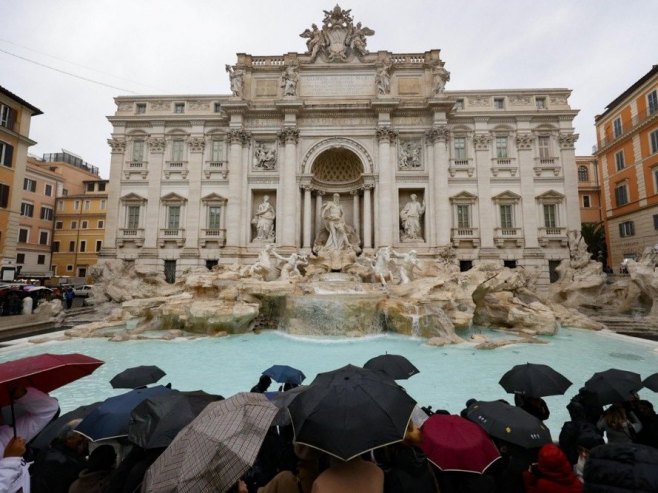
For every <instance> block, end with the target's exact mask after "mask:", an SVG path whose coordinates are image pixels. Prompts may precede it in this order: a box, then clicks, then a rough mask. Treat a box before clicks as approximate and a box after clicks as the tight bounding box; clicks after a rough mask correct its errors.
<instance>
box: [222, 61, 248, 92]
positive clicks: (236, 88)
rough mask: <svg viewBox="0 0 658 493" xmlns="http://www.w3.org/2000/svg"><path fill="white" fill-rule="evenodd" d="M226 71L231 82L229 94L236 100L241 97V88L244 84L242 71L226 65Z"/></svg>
mask: <svg viewBox="0 0 658 493" xmlns="http://www.w3.org/2000/svg"><path fill="white" fill-rule="evenodd" d="M226 71H227V72H228V76H229V79H230V81H231V92H232V93H233V95H234V96H237V97H238V98H241V97H242V86H243V84H244V70H242V69H241V68H238V67H237V66H234V67H232V66H231V65H228V64H226Z"/></svg>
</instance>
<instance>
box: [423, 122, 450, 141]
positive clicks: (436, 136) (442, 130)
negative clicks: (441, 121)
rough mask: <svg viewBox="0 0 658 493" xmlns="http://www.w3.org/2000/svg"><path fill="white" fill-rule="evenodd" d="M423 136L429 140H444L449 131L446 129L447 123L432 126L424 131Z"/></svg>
mask: <svg viewBox="0 0 658 493" xmlns="http://www.w3.org/2000/svg"><path fill="white" fill-rule="evenodd" d="M425 137H427V140H429V141H430V142H432V143H434V142H445V141H447V140H448V137H450V131H449V130H448V126H447V125H441V126H440V127H432V128H430V129H429V130H427V131H426V132H425Z"/></svg>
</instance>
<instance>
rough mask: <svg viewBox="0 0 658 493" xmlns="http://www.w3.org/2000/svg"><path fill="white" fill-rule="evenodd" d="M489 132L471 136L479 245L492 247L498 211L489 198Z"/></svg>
mask: <svg viewBox="0 0 658 493" xmlns="http://www.w3.org/2000/svg"><path fill="white" fill-rule="evenodd" d="M489 145H491V134H490V133H489V132H486V133H484V132H482V133H476V134H475V135H474V136H473V147H474V148H475V166H476V168H477V172H476V174H477V184H478V193H477V195H478V202H477V204H478V219H479V221H480V223H479V225H478V226H479V234H480V242H481V243H480V247H481V248H494V239H493V234H494V228H495V227H496V214H498V211H497V209H496V207H495V206H494V204H493V201H492V200H491V183H490V182H491V178H490V177H491V155H490V153H489Z"/></svg>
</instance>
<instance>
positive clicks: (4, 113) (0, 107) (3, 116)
mask: <svg viewBox="0 0 658 493" xmlns="http://www.w3.org/2000/svg"><path fill="white" fill-rule="evenodd" d="M15 121H16V110H15V109H13V108H10V107H9V106H7V105H4V104H0V125H2V126H3V127H5V128H8V129H9V130H14V122H15Z"/></svg>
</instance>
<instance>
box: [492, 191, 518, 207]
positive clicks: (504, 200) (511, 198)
mask: <svg viewBox="0 0 658 493" xmlns="http://www.w3.org/2000/svg"><path fill="white" fill-rule="evenodd" d="M492 200H493V201H494V202H495V203H497V204H516V203H518V202H520V201H521V196H520V195H517V194H515V193H514V192H512V191H510V190H505V191H504V192H502V193H499V194H498V195H496V196H494V197H492Z"/></svg>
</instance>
